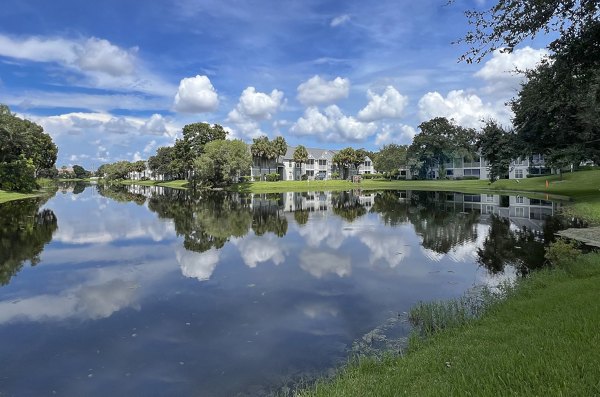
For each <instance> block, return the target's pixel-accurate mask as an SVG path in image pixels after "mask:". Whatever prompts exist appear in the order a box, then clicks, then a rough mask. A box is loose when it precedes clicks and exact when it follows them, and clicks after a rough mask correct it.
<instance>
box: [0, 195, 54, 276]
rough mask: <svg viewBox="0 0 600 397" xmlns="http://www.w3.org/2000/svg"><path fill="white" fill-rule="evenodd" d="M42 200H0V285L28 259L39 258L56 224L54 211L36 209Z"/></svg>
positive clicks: (32, 260)
mask: <svg viewBox="0 0 600 397" xmlns="http://www.w3.org/2000/svg"><path fill="white" fill-rule="evenodd" d="M45 201H46V200H41V199H28V200H19V201H10V202H8V203H4V204H0V285H6V284H8V283H9V282H10V280H11V278H12V277H13V276H15V275H16V274H17V273H18V272H19V271H20V270H21V269H22V268H23V265H24V264H25V262H27V261H29V263H31V265H32V266H35V265H36V264H38V263H39V261H40V255H41V253H42V251H43V250H44V246H45V245H46V244H48V243H49V242H50V241H51V240H52V235H53V234H54V232H55V231H56V229H57V228H58V221H57V219H56V215H54V212H52V211H51V210H49V209H43V210H41V211H40V207H41V206H42V205H43V204H44V203H45Z"/></svg>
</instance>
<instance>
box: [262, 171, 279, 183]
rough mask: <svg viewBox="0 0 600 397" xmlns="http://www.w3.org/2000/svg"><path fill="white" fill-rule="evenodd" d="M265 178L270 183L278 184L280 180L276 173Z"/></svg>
mask: <svg viewBox="0 0 600 397" xmlns="http://www.w3.org/2000/svg"><path fill="white" fill-rule="evenodd" d="M265 178H266V180H267V181H268V182H277V181H278V180H279V174H278V173H276V172H272V173H270V174H267V175H265Z"/></svg>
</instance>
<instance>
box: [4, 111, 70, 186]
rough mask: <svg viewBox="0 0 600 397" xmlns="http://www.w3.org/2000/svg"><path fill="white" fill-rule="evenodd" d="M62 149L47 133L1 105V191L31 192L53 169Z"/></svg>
mask: <svg viewBox="0 0 600 397" xmlns="http://www.w3.org/2000/svg"><path fill="white" fill-rule="evenodd" d="M57 154H58V149H57V147H56V145H55V144H54V142H52V138H51V137H50V135H48V134H46V133H44V129H43V128H42V127H41V126H39V125H37V124H35V123H33V122H31V121H29V120H26V119H21V118H19V117H17V116H15V115H14V114H12V113H11V112H10V109H9V108H8V106H5V105H0V189H5V190H16V191H22V192H30V191H32V190H33V189H35V188H36V187H37V185H36V183H35V178H36V176H37V175H38V174H42V173H43V174H47V173H48V172H46V170H49V169H53V168H54V163H55V162H56V156H57Z"/></svg>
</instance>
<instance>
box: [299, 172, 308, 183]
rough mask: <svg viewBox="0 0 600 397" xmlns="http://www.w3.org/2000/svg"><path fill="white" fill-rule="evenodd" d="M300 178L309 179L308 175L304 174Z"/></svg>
mask: <svg viewBox="0 0 600 397" xmlns="http://www.w3.org/2000/svg"><path fill="white" fill-rule="evenodd" d="M300 179H302V180H303V181H306V180H308V175H306V174H302V177H301V178H300Z"/></svg>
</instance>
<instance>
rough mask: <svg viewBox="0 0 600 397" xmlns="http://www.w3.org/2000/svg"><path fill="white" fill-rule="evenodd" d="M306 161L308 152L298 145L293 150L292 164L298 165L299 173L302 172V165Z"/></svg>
mask: <svg viewBox="0 0 600 397" xmlns="http://www.w3.org/2000/svg"><path fill="white" fill-rule="evenodd" d="M307 161H308V151H307V150H306V148H305V147H304V146H302V145H298V146H297V147H296V149H295V150H294V162H295V163H296V164H300V172H302V163H306V162H307Z"/></svg>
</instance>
